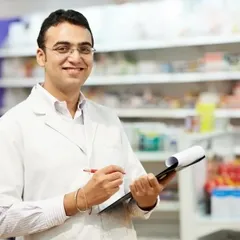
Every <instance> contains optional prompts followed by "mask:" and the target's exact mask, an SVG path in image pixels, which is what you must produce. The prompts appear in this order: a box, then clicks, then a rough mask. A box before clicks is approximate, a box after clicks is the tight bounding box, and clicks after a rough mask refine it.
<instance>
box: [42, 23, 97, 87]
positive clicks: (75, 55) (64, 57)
mask: <svg viewBox="0 0 240 240" xmlns="http://www.w3.org/2000/svg"><path fill="white" fill-rule="evenodd" d="M37 59H38V63H39V64H40V65H41V66H43V67H44V68H45V73H46V81H50V82H51V84H52V85H53V86H54V87H56V88H57V89H59V90H63V91H66V90H74V89H75V90H76V88H77V89H79V88H80V87H81V86H82V85H83V84H84V82H85V81H86V79H87V78H88V76H89V75H90V73H91V70H92V65H93V51H92V40H91V33H90V32H89V31H88V30H87V29H85V28H84V27H81V26H77V25H73V24H70V23H67V22H64V23H60V24H58V25H57V26H53V27H50V28H49V29H48V30H47V32H46V34H45V53H44V51H42V50H41V49H38V52H37Z"/></svg>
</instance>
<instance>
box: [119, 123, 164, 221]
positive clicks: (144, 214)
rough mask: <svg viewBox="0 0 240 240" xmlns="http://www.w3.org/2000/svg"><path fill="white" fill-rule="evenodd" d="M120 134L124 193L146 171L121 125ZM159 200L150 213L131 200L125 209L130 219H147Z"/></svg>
mask: <svg viewBox="0 0 240 240" xmlns="http://www.w3.org/2000/svg"><path fill="white" fill-rule="evenodd" d="M121 132H122V146H123V153H124V156H125V161H126V164H125V169H126V175H125V177H124V178H125V179H124V189H125V192H126V193H127V192H129V191H130V188H129V186H130V184H131V183H132V182H133V181H134V180H135V179H137V178H139V177H141V176H143V175H146V174H147V173H146V171H145V169H144V167H143V166H142V164H141V162H140V161H139V159H138V158H137V156H136V154H135V153H134V151H133V150H132V147H131V145H130V143H129V140H128V137H127V135H126V133H125V131H124V128H123V126H122V124H121ZM159 200H160V199H159V198H158V199H157V204H156V205H155V207H154V208H153V209H152V210H151V211H143V210H142V209H141V208H139V207H138V205H137V203H136V202H135V201H134V200H132V201H130V202H129V203H128V205H127V208H128V211H129V213H130V215H131V216H132V217H137V218H144V219H148V218H149V217H150V215H151V213H152V212H153V211H154V210H155V209H156V208H157V206H158V204H159Z"/></svg>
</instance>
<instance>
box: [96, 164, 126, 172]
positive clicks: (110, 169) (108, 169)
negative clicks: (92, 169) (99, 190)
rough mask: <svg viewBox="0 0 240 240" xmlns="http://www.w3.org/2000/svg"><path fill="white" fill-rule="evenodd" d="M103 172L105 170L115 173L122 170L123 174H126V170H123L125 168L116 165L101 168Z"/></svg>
mask: <svg viewBox="0 0 240 240" xmlns="http://www.w3.org/2000/svg"><path fill="white" fill-rule="evenodd" d="M101 172H103V173H105V174H109V173H113V172H120V173H122V174H125V171H124V170H123V168H121V167H119V166H116V165H110V166H107V167H104V168H102V169H101Z"/></svg>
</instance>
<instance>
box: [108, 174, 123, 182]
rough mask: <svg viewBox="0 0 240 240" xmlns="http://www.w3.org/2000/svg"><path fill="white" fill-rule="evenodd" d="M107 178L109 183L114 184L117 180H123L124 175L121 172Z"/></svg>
mask: <svg viewBox="0 0 240 240" xmlns="http://www.w3.org/2000/svg"><path fill="white" fill-rule="evenodd" d="M106 178H107V180H108V181H110V182H112V181H115V180H117V179H123V174H122V173H120V172H114V173H109V174H108V175H106Z"/></svg>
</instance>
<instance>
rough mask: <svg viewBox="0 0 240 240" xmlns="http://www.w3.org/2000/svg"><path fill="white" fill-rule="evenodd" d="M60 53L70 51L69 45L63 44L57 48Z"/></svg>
mask: <svg viewBox="0 0 240 240" xmlns="http://www.w3.org/2000/svg"><path fill="white" fill-rule="evenodd" d="M55 50H56V51H57V52H59V53H67V52H68V51H69V47H67V46H61V47H58V48H56V49H55Z"/></svg>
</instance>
